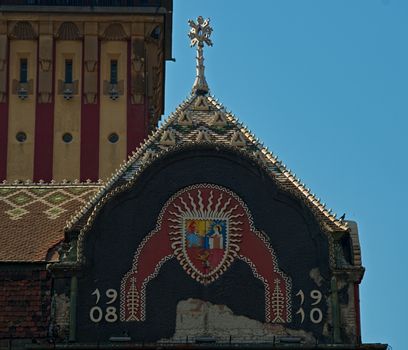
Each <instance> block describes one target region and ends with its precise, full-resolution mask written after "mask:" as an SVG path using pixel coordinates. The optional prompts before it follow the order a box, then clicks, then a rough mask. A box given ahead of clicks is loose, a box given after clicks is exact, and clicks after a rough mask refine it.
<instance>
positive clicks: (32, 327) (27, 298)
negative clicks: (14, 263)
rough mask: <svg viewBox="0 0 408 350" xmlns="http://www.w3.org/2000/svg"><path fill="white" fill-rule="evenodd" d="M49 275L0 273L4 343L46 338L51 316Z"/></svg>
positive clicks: (0, 321) (0, 336)
mask: <svg viewBox="0 0 408 350" xmlns="http://www.w3.org/2000/svg"><path fill="white" fill-rule="evenodd" d="M50 294H51V279H50V276H49V275H48V273H47V271H45V270H42V271H18V272H16V271H0V310H1V312H0V339H4V338H9V337H13V338H44V337H46V336H47V333H48V327H49V323H50V312H51V298H50Z"/></svg>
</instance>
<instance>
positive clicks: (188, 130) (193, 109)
mask: <svg viewBox="0 0 408 350" xmlns="http://www.w3.org/2000/svg"><path fill="white" fill-rule="evenodd" d="M199 143H207V144H214V145H223V146H228V147H231V148H234V149H236V150H238V151H240V152H245V153H246V154H247V155H248V156H250V157H252V158H253V159H255V160H257V161H258V162H259V164H260V165H262V166H263V167H264V168H265V169H266V170H267V171H268V172H269V173H270V175H271V176H273V177H274V179H275V180H276V182H277V184H278V185H279V186H280V187H281V188H283V189H285V190H287V191H290V192H292V193H293V194H294V195H296V196H297V197H299V198H300V199H301V200H303V201H304V202H305V203H306V205H308V206H309V207H310V208H311V210H312V212H313V213H314V214H315V215H316V217H317V219H318V220H319V222H320V223H321V225H322V226H323V227H324V228H325V230H326V231H328V232H334V231H346V230H348V227H347V223H346V222H344V221H342V220H339V219H337V218H336V215H334V214H332V213H331V210H328V209H327V208H326V207H325V205H324V204H322V203H321V202H320V200H319V199H318V198H316V196H315V195H314V194H313V193H312V192H311V191H310V190H309V189H308V188H306V187H305V185H304V184H302V183H301V181H300V180H299V179H298V178H296V177H295V176H294V175H293V174H292V173H291V172H290V170H288V169H287V168H286V166H285V165H284V164H283V163H282V162H281V161H279V160H278V158H277V157H276V156H275V155H273V154H272V152H270V151H269V150H268V149H267V148H266V147H265V146H263V144H261V143H260V142H259V140H258V139H257V138H256V137H255V136H254V135H253V134H252V133H251V132H250V131H249V130H248V129H247V128H246V127H245V126H244V125H243V124H242V123H240V122H239V121H238V119H237V118H236V117H235V116H234V115H233V114H232V113H231V112H229V111H227V110H226V108H225V107H224V106H222V105H221V104H220V103H219V102H218V101H217V100H216V99H215V98H214V97H212V96H203V95H193V94H192V95H191V96H190V97H189V98H187V99H186V100H185V101H184V102H183V103H182V104H181V105H180V106H179V107H178V108H177V109H176V111H175V112H174V113H173V114H172V115H171V116H170V117H169V118H168V119H167V121H166V122H165V123H163V125H162V126H161V127H160V128H159V129H157V130H156V131H155V132H154V133H153V134H152V135H150V136H149V138H148V139H147V140H145V142H144V143H143V144H142V145H141V147H140V148H139V149H138V150H137V152H135V153H134V154H133V156H131V157H130V158H129V160H128V161H127V162H125V163H124V164H123V165H122V166H121V167H120V168H119V169H118V170H117V172H116V173H115V174H113V176H112V177H111V178H110V180H109V181H108V182H106V183H105V184H104V185H103V186H102V187H101V189H100V191H99V192H98V193H97V194H96V195H95V196H94V197H93V198H92V199H91V200H90V201H89V202H88V203H87V204H86V205H85V206H83V207H82V209H81V210H80V211H78V212H77V213H76V214H75V215H74V216H73V217H72V218H71V220H70V221H69V222H68V225H67V229H73V228H82V227H83V226H84V225H85V224H87V225H89V224H90V223H91V221H92V217H93V215H92V212H94V213H95V210H94V207H95V206H96V205H97V204H98V203H99V205H101V204H100V201H101V199H102V198H103V197H104V196H106V195H107V194H108V193H110V192H111V191H112V190H113V189H115V188H118V187H119V186H122V185H126V184H129V183H130V182H132V181H133V180H134V179H135V178H136V177H137V176H138V175H139V173H140V172H141V170H142V169H143V168H144V167H146V166H147V165H148V164H150V162H152V161H153V160H154V159H157V158H158V157H161V156H163V155H165V154H166V153H167V152H169V151H172V150H175V149H177V148H180V147H183V146H188V145H194V144H199Z"/></svg>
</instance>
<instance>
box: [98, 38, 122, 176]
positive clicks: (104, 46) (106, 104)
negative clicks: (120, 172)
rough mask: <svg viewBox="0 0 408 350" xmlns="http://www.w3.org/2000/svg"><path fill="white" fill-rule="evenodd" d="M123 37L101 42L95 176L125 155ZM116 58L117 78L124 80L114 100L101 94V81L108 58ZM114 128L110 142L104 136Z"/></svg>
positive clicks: (107, 69) (106, 78) (106, 75)
mask: <svg viewBox="0 0 408 350" xmlns="http://www.w3.org/2000/svg"><path fill="white" fill-rule="evenodd" d="M126 52H127V43H126V41H103V42H102V43H101V78H100V91H101V105H100V129H99V130H100V134H99V135H100V141H99V177H100V178H101V179H106V178H107V177H108V176H110V175H111V174H112V172H113V171H115V170H116V169H117V168H118V166H119V164H120V163H121V162H122V161H123V160H124V159H126V120H127V116H126V95H127V81H126V68H127V62H126ZM111 59H116V60H118V81H121V80H123V81H124V94H123V95H120V96H119V98H118V99H117V100H116V101H113V100H111V99H110V98H109V96H105V95H103V84H104V81H109V80H110V61H111ZM113 132H115V133H116V134H118V136H119V140H118V142H116V143H110V142H109V140H108V136H109V135H110V134H111V133H113Z"/></svg>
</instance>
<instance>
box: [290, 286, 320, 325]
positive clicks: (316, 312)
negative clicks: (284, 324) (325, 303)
mask: <svg viewBox="0 0 408 350" xmlns="http://www.w3.org/2000/svg"><path fill="white" fill-rule="evenodd" d="M296 296H297V297H299V298H300V308H299V310H298V311H296V315H300V323H303V322H304V321H305V318H306V315H305V310H304V309H303V307H302V306H303V304H304V303H305V293H304V292H303V290H301V289H300V290H299V291H298V292H297V293H296ZM310 298H311V299H312V300H313V302H311V303H310V305H312V306H315V305H317V304H319V303H320V302H321V301H322V292H320V291H319V290H317V289H313V290H312V291H311V292H310ZM308 316H309V318H310V321H312V322H313V323H315V324H317V323H320V322H322V320H323V313H322V310H321V309H320V308H318V307H314V308H313V309H312V310H310V313H309V315H308Z"/></svg>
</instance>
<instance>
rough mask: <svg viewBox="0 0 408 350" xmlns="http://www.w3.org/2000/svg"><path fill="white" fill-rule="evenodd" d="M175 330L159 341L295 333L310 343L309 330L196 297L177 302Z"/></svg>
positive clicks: (256, 337)
mask: <svg viewBox="0 0 408 350" xmlns="http://www.w3.org/2000/svg"><path fill="white" fill-rule="evenodd" d="M176 317H177V319H176V331H175V333H174V335H173V337H172V338H170V339H162V340H161V342H178V341H185V340H186V339H189V340H190V341H192V340H194V339H195V338H197V337H203V336H205V337H213V338H215V339H216V340H217V341H221V342H223V341H232V342H244V341H257V342H259V341H260V340H263V341H265V342H268V341H274V340H276V341H279V337H298V338H301V340H302V342H304V343H314V342H315V338H314V337H313V335H312V333H308V332H305V331H303V330H293V329H288V328H285V327H284V326H282V325H280V324H273V323H262V322H259V321H257V320H253V319H250V318H248V317H245V316H239V315H234V313H233V312H232V310H231V309H230V308H228V307H227V306H226V305H215V304H212V303H210V302H207V301H203V300H199V299H191V298H190V299H187V300H182V301H180V302H179V303H178V304H177V316H176Z"/></svg>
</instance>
